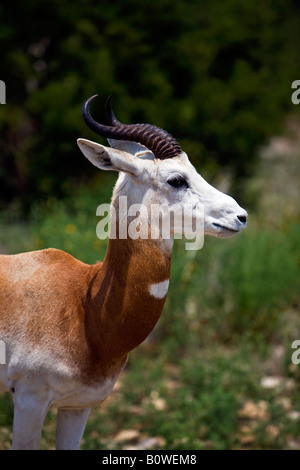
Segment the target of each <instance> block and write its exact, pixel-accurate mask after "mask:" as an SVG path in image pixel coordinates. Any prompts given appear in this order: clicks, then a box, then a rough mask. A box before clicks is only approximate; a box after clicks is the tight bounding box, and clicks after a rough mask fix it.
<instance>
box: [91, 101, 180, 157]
mask: <svg viewBox="0 0 300 470" xmlns="http://www.w3.org/2000/svg"><path fill="white" fill-rule="evenodd" d="M96 96H98V95H94V96H91V98H89V99H88V100H87V101H86V102H85V103H84V105H83V108H82V116H83V119H84V121H85V123H86V124H87V125H88V127H89V128H90V129H92V130H93V131H94V132H96V133H97V134H100V135H102V136H103V137H107V138H110V139H116V140H130V141H133V142H138V143H140V144H143V145H145V146H146V147H147V148H148V149H149V150H151V151H152V152H153V153H154V155H155V157H156V158H159V159H161V160H164V159H166V158H173V157H176V156H178V155H180V154H181V152H182V150H181V148H180V145H179V144H178V143H177V142H176V140H175V139H174V138H173V137H172V136H171V134H169V133H168V132H166V131H164V130H163V129H161V128H160V127H156V126H153V125H151V124H128V125H127V124H122V123H121V122H119V121H118V119H117V118H116V116H115V115H114V113H113V110H112V109H111V96H109V97H108V99H107V102H106V114H107V118H108V121H109V123H110V125H109V126H105V125H103V124H100V123H98V122H97V121H95V120H94V119H93V118H92V116H91V113H90V103H91V102H92V101H93V100H94V99H95V98H96Z"/></svg>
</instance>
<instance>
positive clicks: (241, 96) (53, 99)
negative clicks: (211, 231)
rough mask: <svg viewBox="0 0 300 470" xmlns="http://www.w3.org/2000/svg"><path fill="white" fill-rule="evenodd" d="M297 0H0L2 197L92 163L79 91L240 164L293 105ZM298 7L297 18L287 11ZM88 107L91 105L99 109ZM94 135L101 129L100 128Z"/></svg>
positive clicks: (199, 154)
mask: <svg viewBox="0 0 300 470" xmlns="http://www.w3.org/2000/svg"><path fill="white" fill-rule="evenodd" d="M297 8H298V6H297V4H296V3H295V2H292V1H291V0H290V1H288V2H285V3H282V2H280V1H275V0H274V1H271V0H269V1H266V2H263V4H262V3H261V2H258V1H253V2H239V1H238V0H230V1H227V2H219V1H217V0H213V1H211V2H205V3H203V2H196V1H193V0H189V1H185V0H176V1H171V0H164V1H161V0H153V1H151V2H146V3H144V4H143V7H142V8H141V4H140V3H139V2H137V1H136V0H127V1H124V2H120V1H119V2H110V1H108V0H101V2H94V1H91V0H82V1H81V2H75V3H74V2H72V3H65V2H59V1H57V0H55V1H52V0H51V2H50V1H49V0H46V1H45V2H43V3H42V4H41V3H40V2H38V1H36V0H29V1H27V2H17V3H16V5H15V7H14V8H12V6H11V2H8V1H5V0H4V1H3V2H1V8H0V22H1V30H0V48H1V51H2V52H1V76H0V79H2V80H4V81H5V83H6V87H7V104H6V105H5V106H1V107H0V133H1V143H0V159H1V160H0V204H2V205H3V204H4V203H7V202H9V201H12V200H16V199H17V200H18V201H19V203H20V202H21V206H22V207H23V208H24V207H25V208H28V207H29V205H30V204H31V203H32V201H33V200H36V198H37V197H43V198H46V197H47V196H48V195H50V194H52V195H53V194H55V195H56V196H57V197H60V196H65V195H68V194H70V181H72V180H73V179H74V178H75V179H76V180H78V179H82V178H88V177H89V176H90V175H91V174H92V171H93V170H92V167H91V166H90V165H89V164H88V163H87V162H86V161H85V159H84V158H83V157H82V156H81V154H80V152H79V150H78V149H77V146H76V143H75V142H76V138H77V137H78V136H85V137H90V138H95V136H94V135H92V133H91V132H90V131H89V130H88V129H87V128H86V127H85V125H84V123H83V121H82V118H81V106H82V103H83V101H84V100H85V99H86V98H87V97H88V96H90V95H91V94H94V93H97V92H98V93H100V94H101V97H100V98H99V99H98V102H97V103H96V105H95V106H94V107H93V112H94V113H95V116H96V117H98V118H99V119H102V120H104V119H105V117H104V112H103V109H104V100H105V98H106V96H107V95H108V94H112V95H113V96H114V102H113V104H114V108H115V110H116V114H117V115H118V116H119V118H120V119H121V120H123V121H124V122H127V123H131V122H141V121H142V122H143V121H145V122H151V123H153V124H156V125H158V126H161V127H164V128H166V129H167V130H168V131H169V132H171V133H173V134H174V135H175V137H176V138H177V139H178V140H179V142H180V143H181V144H182V146H183V148H184V149H185V150H186V151H187V152H188V153H189V155H190V157H191V159H192V161H193V162H194V163H195V164H196V165H199V164H200V163H201V164H202V165H208V162H209V165H210V167H211V168H215V167H216V165H219V164H221V165H222V166H224V165H226V166H227V165H229V166H231V167H234V168H235V171H236V174H238V175H245V174H247V173H248V172H249V168H250V167H251V163H252V162H253V161H254V158H255V151H256V150H257V148H258V146H260V145H262V144H263V142H264V141H265V139H266V138H267V137H269V136H270V135H272V134H274V133H275V132H276V131H277V129H278V126H279V125H280V124H281V122H282V116H283V113H285V112H286V111H291V110H294V107H292V105H291V100H290V94H291V93H290V87H291V83H292V81H293V80H295V79H296V78H298V77H297V61H296V58H297V46H298V44H299V37H298V39H297V34H298V31H299V30H300V28H299V15H298V17H297V14H296V10H297ZM297 18H298V20H297ZM95 108H98V109H99V111H97V110H96V109H95ZM99 139H100V138H99Z"/></svg>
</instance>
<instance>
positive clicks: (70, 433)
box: [0, 97, 247, 449]
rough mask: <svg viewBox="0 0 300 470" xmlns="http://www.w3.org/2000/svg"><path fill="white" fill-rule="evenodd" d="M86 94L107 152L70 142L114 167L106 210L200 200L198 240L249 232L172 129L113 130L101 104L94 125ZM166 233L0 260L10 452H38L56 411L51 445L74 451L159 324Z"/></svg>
mask: <svg viewBox="0 0 300 470" xmlns="http://www.w3.org/2000/svg"><path fill="white" fill-rule="evenodd" d="M93 99H94V97H91V98H90V99H88V100H87V101H86V102H85V104H84V106H83V117H84V120H85V122H86V123H87V125H88V126H89V127H90V128H91V129H92V130H94V131H95V132H96V133H98V134H101V135H102V136H104V137H107V138H108V139H109V143H110V145H111V147H104V146H103V145H100V144H98V143H95V142H91V141H89V140H85V139H78V145H79V148H80V149H81V151H82V152H83V154H84V155H85V157H87V158H88V160H90V161H91V162H92V163H93V164H94V165H95V166H97V167H99V168H100V169H103V170H115V171H118V172H120V174H119V178H118V180H117V183H116V185H115V188H114V192H113V197H112V202H111V204H112V206H113V207H114V208H117V207H118V204H119V198H120V196H127V198H128V205H130V204H133V203H143V204H144V205H145V206H146V207H147V208H149V210H150V207H151V204H154V203H155V204H167V205H168V206H170V207H171V206H172V208H173V209H174V208H175V210H176V208H178V210H181V208H182V206H183V205H184V204H190V205H192V206H193V207H195V208H196V207H197V205H198V204H199V203H200V204H201V205H202V206H203V207H204V232H205V233H206V234H209V235H215V236H217V237H222V238H224V237H229V236H231V235H234V234H236V233H238V232H240V231H241V230H242V229H243V228H244V227H245V225H246V217H247V213H246V212H245V211H244V210H243V209H242V208H241V207H240V206H239V205H238V204H237V203H236V201H235V200H234V199H232V198H231V197H229V196H227V195H225V194H223V193H221V192H220V191H218V190H217V189H214V188H213V187H212V186H210V185H209V184H208V183H207V182H206V181H205V180H204V179H203V178H202V177H201V176H200V175H199V174H198V173H197V171H196V170H195V168H194V167H193V166H192V165H191V163H190V162H189V160H188V157H187V155H186V154H185V153H184V152H183V151H182V150H181V148H180V146H179V144H178V143H177V142H176V141H175V139H174V138H173V137H172V136H171V135H170V134H168V133H167V132H165V131H163V130H162V129H160V128H157V127H155V126H152V125H149V124H134V125H124V124H121V123H120V122H119V121H118V120H117V119H116V117H115V115H114V114H113V112H112V110H111V106H110V101H109V100H108V105H107V111H108V119H109V125H107V126H105V125H102V124H99V123H97V122H96V121H95V120H94V119H93V118H92V116H91V114H90V111H89V107H90V103H91V101H92V100H93ZM116 213H117V214H118V212H116ZM191 214H192V215H191V218H192V219H193V220H192V222H195V220H196V219H197V217H202V218H203V213H201V214H198V213H197V210H195V211H192V212H191ZM122 216H124V214H123V215H122ZM125 217H126V214H125ZM149 220H150V219H147V221H145V223H149ZM116 226H118V220H117V221H116ZM159 235H160V234H159ZM173 238H174V237H173V233H171V235H170V238H169V239H165V238H162V237H161V236H158V237H154V238H151V237H147V238H139V237H137V238H135V239H133V238H130V237H123V238H121V237H118V230H117V236H116V237H115V238H114V239H112V238H110V239H109V242H108V248H107V253H106V256H105V259H104V261H103V263H97V264H95V265H91V266H90V265H87V264H84V263H82V262H81V261H78V260H77V259H75V258H73V257H72V256H71V255H69V254H67V253H65V252H63V251H60V250H57V249H46V250H41V251H34V252H29V253H22V254H17V255H1V256H0V339H1V340H2V341H4V343H5V345H6V364H5V365H0V390H1V391H8V392H10V393H11V394H12V396H13V401H14V422H13V449H38V448H39V445H40V437H41V432H42V426H43V422H44V418H45V415H46V413H47V411H48V410H49V409H50V408H53V407H54V408H57V409H58V413H57V431H56V447H57V449H78V448H79V446H80V440H81V437H82V435H83V432H84V428H85V424H86V420H87V418H88V414H89V409H90V407H92V406H94V405H98V404H99V403H101V402H102V401H103V400H104V399H105V398H106V397H107V396H108V395H109V394H110V392H111V391H112V389H113V386H114V384H115V382H116V380H117V378H118V376H119V374H120V373H121V371H122V370H123V368H124V366H125V364H126V361H127V356H128V353H129V352H130V351H131V350H132V349H133V348H135V347H137V346H138V345H139V344H140V343H141V342H142V341H143V340H144V339H145V338H146V337H147V336H148V335H149V333H150V332H151V330H152V329H153V327H154V326H155V324H156V322H157V321H158V319H159V317H160V314H161V312H162V309H163V306H164V302H165V298H166V295H167V290H168V285H169V277H170V267H171V255H172V246H173Z"/></svg>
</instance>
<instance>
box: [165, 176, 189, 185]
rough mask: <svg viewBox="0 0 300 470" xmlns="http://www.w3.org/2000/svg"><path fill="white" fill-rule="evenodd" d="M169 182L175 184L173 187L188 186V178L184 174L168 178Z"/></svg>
mask: <svg viewBox="0 0 300 470" xmlns="http://www.w3.org/2000/svg"><path fill="white" fill-rule="evenodd" d="M168 184H169V185H170V186H173V188H182V187H183V186H185V187H186V188H187V187H188V184H187V182H186V180H185V179H184V178H183V177H182V176H179V175H178V176H173V177H172V178H170V179H169V180H168Z"/></svg>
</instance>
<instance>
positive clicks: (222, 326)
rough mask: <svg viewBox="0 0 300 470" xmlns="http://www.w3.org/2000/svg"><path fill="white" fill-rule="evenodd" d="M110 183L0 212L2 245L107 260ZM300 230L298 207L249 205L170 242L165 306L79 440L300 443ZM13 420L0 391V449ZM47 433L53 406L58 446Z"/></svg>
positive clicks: (179, 445)
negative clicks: (253, 209) (192, 236)
mask: <svg viewBox="0 0 300 470" xmlns="http://www.w3.org/2000/svg"><path fill="white" fill-rule="evenodd" d="M112 183H113V180H112V179H111V178H108V179H107V181H106V182H105V183H104V184H102V185H101V186H100V191H99V190H98V189H96V186H92V187H89V188H87V187H85V188H78V189H77V191H76V193H75V194H76V197H74V199H73V200H68V201H56V200H50V201H48V202H47V203H44V204H40V205H37V206H36V207H35V208H34V209H33V211H32V214H31V216H30V220H29V223H27V224H25V223H19V222H16V221H14V222H10V223H9V215H7V214H6V215H4V214H3V215H2V219H1V221H0V223H1V232H0V247H1V249H2V251H6V252H9V253H15V252H20V251H23V250H24V251H27V250H32V249H41V248H44V247H50V246H51V247H56V248H60V249H63V250H65V251H67V252H69V253H71V254H72V255H74V256H76V257H77V258H79V259H81V260H82V261H85V262H89V263H93V262H96V261H97V260H99V259H103V257H104V254H105V250H106V241H100V240H98V239H97V237H96V225H97V222H98V219H97V217H96V215H95V213H96V207H97V205H98V204H99V203H100V202H108V201H109V200H110V195H111V189H112ZM299 235H300V219H299V216H298V217H295V216H293V217H289V216H287V215H284V214H281V217H280V220H276V222H274V223H273V224H272V223H268V224H263V223H262V219H261V218H260V216H259V214H257V213H253V214H250V217H249V226H248V228H247V230H245V231H244V232H243V233H242V234H240V235H238V236H237V237H235V238H233V239H230V240H218V239H212V238H206V239H205V244H204V247H203V249H202V250H200V251H195V252H187V251H185V249H184V241H180V240H178V241H176V242H175V249H174V259H173V264H172V273H171V283H170V290H169V294H168V297H167V301H166V305H165V309H164V312H163V315H162V317H161V319H160V321H159V323H158V325H157V327H156V328H155V330H154V332H153V333H152V334H151V335H150V338H149V339H148V340H146V341H145V343H143V344H142V345H141V346H140V347H139V348H137V349H136V350H135V351H133V352H132V353H131V354H130V358H129V362H128V365H127V367H126V369H125V372H124V373H123V374H122V376H121V378H120V380H119V381H118V385H117V387H116V390H115V391H114V393H113V394H112V395H111V396H110V397H109V398H108V399H107V400H106V401H105V402H104V403H103V405H102V406H101V407H97V408H95V409H93V410H92V412H91V416H90V419H89V421H88V425H87V429H86V432H85V436H84V440H83V445H82V447H83V448H84V449H121V448H147V447H151V448H157V449H177V450H179V449H239V448H242V449H245V448H246V449H287V448H298V449H299V448H300V439H299V437H298V428H299V420H300V399H299V396H300V394H299V383H300V382H299V379H300V368H299V366H296V365H293V364H292V363H291V354H292V350H291V343H292V341H293V340H295V339H299V337H300V336H299V333H300V331H299V330H300V319H299V314H298V311H299V303H300V302H299V300H300V299H299V274H300V248H299ZM270 378H271V381H270V380H269V379H270ZM268 380H269V382H268ZM272 380H273V382H272ZM268 384H269V385H268ZM11 422H12V407H11V402H10V399H9V397H5V396H4V395H2V396H1V399H0V449H1V448H8V446H9V442H10V433H11ZM121 431H122V432H123V434H122V433H121ZM125 431H126V432H125ZM54 436H55V412H51V413H50V414H49V416H48V417H47V420H46V423H45V429H44V433H43V441H42V447H43V448H44V449H47V448H54Z"/></svg>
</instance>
